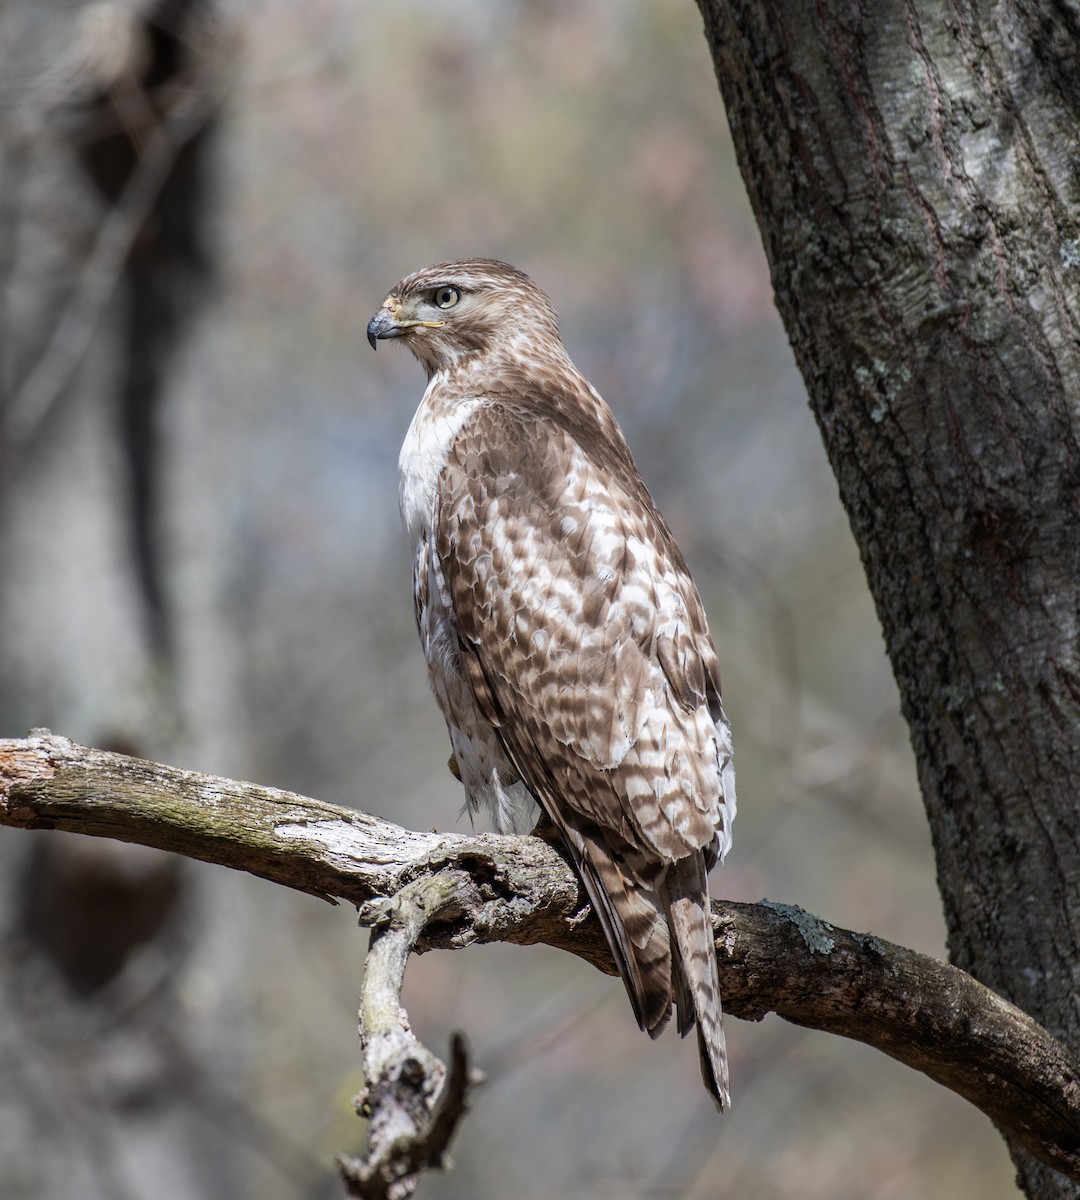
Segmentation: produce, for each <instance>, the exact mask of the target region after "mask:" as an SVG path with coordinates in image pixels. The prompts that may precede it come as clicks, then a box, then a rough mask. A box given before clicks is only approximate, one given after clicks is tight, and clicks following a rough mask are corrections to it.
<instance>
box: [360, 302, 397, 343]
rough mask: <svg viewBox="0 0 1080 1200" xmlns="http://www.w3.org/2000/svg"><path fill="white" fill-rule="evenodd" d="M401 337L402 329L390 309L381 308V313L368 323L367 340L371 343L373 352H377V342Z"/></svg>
mask: <svg viewBox="0 0 1080 1200" xmlns="http://www.w3.org/2000/svg"><path fill="white" fill-rule="evenodd" d="M396 337H401V327H400V326H399V325H398V323H397V322H396V321H395V320H394V317H393V315H392V314H391V312H390V310H389V309H386V308H380V309H379V311H378V312H377V313H376V314H375V315H374V316H373V317H372V318H371V320H370V321H368V327H367V340H368V341H369V342H370V343H371V348H372V350H377V349H378V346H377V345H376V342H377V341H378V340H379V339H380V338H396Z"/></svg>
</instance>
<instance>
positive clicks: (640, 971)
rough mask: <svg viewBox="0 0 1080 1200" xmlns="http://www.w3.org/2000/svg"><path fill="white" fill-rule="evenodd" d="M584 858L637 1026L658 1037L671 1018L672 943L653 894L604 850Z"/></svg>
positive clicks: (586, 874) (591, 894)
mask: <svg viewBox="0 0 1080 1200" xmlns="http://www.w3.org/2000/svg"><path fill="white" fill-rule="evenodd" d="M590 849H594V848H593V847H589V845H588V843H586V852H585V855H584V861H583V862H582V871H581V875H582V879H583V880H584V882H585V888H586V891H588V893H589V898H590V899H591V900H592V902H593V907H594V908H595V909H596V912H597V915H598V916H599V918H600V923H601V925H603V927H604V932H605V934H606V935H607V939H608V944H609V945H610V946H611V949H612V953H613V954H614V955H615V962H616V964H617V966H618V968H619V974H620V975H621V976H622V981H623V984H624V986H625V987H626V992H627V995H628V996H629V997H630V1004H631V1006H632V1007H633V1010H634V1016H635V1017H636V1018H637V1022H638V1025H639V1026H640V1027H641V1028H642V1029H644V1030H645V1031H646V1032H647V1033H648V1034H649V1036H650V1037H653V1038H655V1037H659V1035H660V1033H661V1032H662V1031H663V1029H664V1026H665V1025H666V1024H667V1023H668V1019H669V1018H670V1016H671V977H672V944H671V935H670V933H669V932H668V924H667V920H666V918H665V915H664V912H663V910H662V909H661V907H660V905H659V903H658V902H657V897H656V894H655V892H653V890H652V889H651V888H646V887H643V886H642V885H640V884H639V883H637V882H636V881H635V880H633V878H632V877H630V876H629V874H628V873H627V872H624V871H623V870H622V869H621V867H620V864H619V863H618V861H616V860H614V859H613V858H611V857H610V856H609V855H608V854H606V853H604V852H600V853H595V852H594V853H590V852H589V851H590Z"/></svg>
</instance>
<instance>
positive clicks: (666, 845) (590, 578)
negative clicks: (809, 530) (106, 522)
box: [368, 259, 735, 1107]
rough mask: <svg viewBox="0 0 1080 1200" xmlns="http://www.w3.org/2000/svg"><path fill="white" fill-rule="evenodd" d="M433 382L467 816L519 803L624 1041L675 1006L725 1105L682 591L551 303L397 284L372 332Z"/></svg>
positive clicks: (421, 433)
mask: <svg viewBox="0 0 1080 1200" xmlns="http://www.w3.org/2000/svg"><path fill="white" fill-rule="evenodd" d="M368 336H369V338H370V339H371V340H372V342H373V344H374V343H375V342H376V341H377V340H380V339H383V338H390V337H393V338H400V339H401V340H402V341H403V342H404V343H405V344H406V345H407V346H408V347H409V349H410V350H411V351H412V352H413V353H414V355H415V356H416V357H417V358H418V359H419V361H420V362H421V363H422V364H423V366H424V367H425V369H426V370H427V373H428V376H429V384H428V388H427V391H426V392H425V394H424V398H423V400H422V401H421V404H420V407H419V408H418V409H417V412H416V415H415V416H414V418H413V421H412V424H411V426H410V428H409V432H408V434H407V435H406V438H405V443H404V445H403V447H402V451H401V459H400V464H399V465H400V487H401V509H402V515H403V517H404V520H405V524H406V527H407V529H408V532H409V536H410V538H411V540H412V543H413V546H414V550H415V568H414V575H413V584H414V599H415V610H416V619H417V626H418V628H419V632H420V638H421V642H422V643H423V647H424V653H425V657H426V659H427V663H428V674H429V678H430V681H431V685H432V688H433V690H434V692H435V696H436V699H437V700H438V702H439V706H440V708H441V709H442V712H443V716H444V717H445V719H446V723H447V727H448V729H449V733H450V740H451V744H452V746H453V751H454V758H455V760H456V762H457V765H458V768H459V771H460V775H461V780H462V783H463V784H464V786H465V792H466V796H467V798H468V803H469V805H470V806H471V807H472V808H473V809H474V810H476V809H487V810H488V811H489V812H490V813H491V816H492V819H493V822H494V824H495V827H496V828H497V829H498V830H500V831H509V830H512V829H515V828H518V827H520V825H521V822H522V819H523V818H524V816H525V815H526V814H527V813H528V811H529V810H530V809H531V808H532V804H533V803H537V804H539V805H540V806H541V808H542V809H543V810H544V812H545V813H546V814H547V815H548V817H549V818H550V819H551V821H552V823H553V824H554V825H555V827H556V828H557V829H558V830H559V832H560V834H561V835H562V837H563V839H564V841H565V842H566V845H567V847H568V849H569V851H570V854H571V856H572V857H573V860H574V862H575V863H576V865H577V868H578V871H579V872H580V874H581V877H582V880H583V883H584V885H585V888H586V890H587V892H588V894H589V897H590V899H591V900H592V904H593V908H594V910H595V911H596V914H597V916H598V917H599V919H600V922H601V924H602V926H603V929H604V932H605V934H606V936H607V940H608V942H609V944H610V946H611V949H612V953H613V955H614V957H615V961H616V963H617V965H618V968H619V973H620V975H621V976H622V979H623V983H624V985H625V986H626V990H627V993H628V995H629V997H630V1001H631V1004H632V1006H633V1009H634V1013H635V1016H636V1017H637V1020H638V1023H639V1024H640V1025H641V1027H642V1028H643V1029H646V1030H647V1031H648V1032H649V1033H650V1034H651V1035H652V1036H656V1035H657V1034H658V1033H659V1032H660V1031H661V1030H662V1029H663V1027H664V1025H665V1024H666V1022H667V1020H668V1018H669V1016H670V1013H671V1007H672V1000H673V999H674V1001H675V1004H676V1006H677V1009H678V1028H679V1031H680V1032H681V1033H684V1034H685V1033H686V1032H687V1031H688V1030H689V1029H690V1028H691V1027H693V1026H695V1025H696V1026H697V1030H698V1043H699V1049H700V1053H701V1065H702V1075H703V1078H704V1080H705V1084H706V1087H707V1088H708V1089H709V1092H710V1093H711V1094H712V1096H713V1097H714V1098H715V1100H716V1102H717V1104H718V1105H719V1106H720V1107H723V1105H724V1104H725V1103H727V1100H728V1086H727V1063H726V1055H725V1048H724V1032H723V1025H722V1016H721V1006H720V986H719V980H718V977H717V969H716V953H715V944H714V940H713V931H712V922H711V916H710V908H709V899H708V888H707V874H708V870H709V868H710V867H711V865H712V864H713V862H714V861H715V860H716V858H717V857H718V856H720V857H722V856H723V855H724V854H725V853H726V851H727V849H728V847H729V846H730V843H731V822H732V819H733V817H734V815H735V778H734V768H733V766H732V755H731V731H730V726H729V724H728V721H727V718H726V716H725V715H724V711H723V707H722V705H721V702H720V672H719V666H718V663H717V659H716V653H715V650H714V648H713V644H712V640H711V638H710V636H709V631H708V627H707V625H706V621H705V614H704V610H703V607H702V604H701V600H700V597H699V596H698V593H697V589H696V588H695V586H694V583H693V581H692V579H691V578H690V574H689V571H688V570H687V567H686V563H685V561H684V559H683V556H682V554H681V553H680V551H679V548H678V546H677V545H676V544H675V541H674V539H673V537H672V535H671V532H670V530H669V529H668V527H667V524H666V523H665V521H664V519H663V517H662V516H661V514H660V512H659V511H658V510H657V508H656V506H655V504H654V503H653V501H652V497H651V496H650V495H649V492H648V489H647V488H646V487H645V484H644V482H643V481H642V479H641V476H640V475H639V473H638V470H637V467H636V465H635V463H634V460H633V457H632V455H631V453H630V450H629V448H628V447H627V444H626V441H625V439H624V438H623V435H622V432H621V430H620V429H619V426H618V424H617V422H616V421H615V418H614V416H613V415H612V413H611V410H610V409H609V408H608V407H607V405H606V404H605V403H604V401H603V400H602V399H601V397H600V396H599V395H598V394H597V393H596V391H595V390H594V389H593V388H592V387H591V386H590V385H589V383H588V382H587V380H585V378H584V377H583V376H582V375H581V374H580V372H578V370H577V369H576V368H575V367H574V365H573V363H572V362H571V361H570V358H569V356H568V355H567V353H566V350H565V348H564V347H563V344H562V341H561V339H560V337H559V332H558V322H557V318H556V315H555V311H554V309H553V307H552V305H551V302H550V301H549V300H548V298H547V297H546V296H545V295H544V293H543V292H541V291H540V289H539V288H537V287H536V286H535V284H533V283H532V281H531V280H529V279H528V277H527V276H525V275H523V274H522V273H521V272H520V271H517V270H515V269H514V268H513V267H510V266H507V265H506V264H505V263H499V262H495V261H493V260H489V259H477V260H472V261H468V262H459V263H442V264H439V265H438V266H435V267H428V268H426V269H425V270H422V271H418V272H416V273H415V274H413V275H410V276H407V277H406V278H405V279H403V280H402V281H401V282H400V283H399V284H397V286H396V287H394V288H393V289H392V290H391V292H390V295H389V296H388V297H387V298H386V300H385V301H384V303H383V305H382V307H381V308H380V310H379V311H378V313H376V315H375V316H374V317H373V318H372V320H371V323H370V324H369V326H368Z"/></svg>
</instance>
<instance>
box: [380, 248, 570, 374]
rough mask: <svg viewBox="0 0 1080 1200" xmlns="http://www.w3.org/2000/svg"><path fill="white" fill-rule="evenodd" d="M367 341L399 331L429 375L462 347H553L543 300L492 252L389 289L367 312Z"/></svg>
mask: <svg viewBox="0 0 1080 1200" xmlns="http://www.w3.org/2000/svg"><path fill="white" fill-rule="evenodd" d="M367 335H368V341H369V342H370V343H371V345H372V347H373V348H374V347H375V345H376V343H377V342H378V340H379V339H381V338H403V339H404V341H405V344H406V345H407V346H408V347H409V349H410V350H411V351H412V352H413V354H415V355H416V357H417V358H418V359H419V360H420V362H421V363H422V364H423V366H424V368H425V369H426V370H427V373H428V375H433V374H434V373H435V372H436V371H437V370H439V368H440V367H444V366H447V365H449V364H450V363H451V362H453V361H454V360H456V359H459V358H461V357H463V356H464V355H473V354H477V355H484V356H488V355H490V354H492V353H498V352H499V351H500V350H501V351H504V352H505V353H507V354H509V355H510V356H512V357H514V358H517V359H520V358H522V357H525V356H526V355H528V354H530V353H536V352H538V351H541V350H542V351H543V352H544V353H546V354H548V355H550V354H551V350H552V345H553V344H554V345H555V346H558V347H559V348H560V349H561V346H562V343H561V342H560V341H559V325H558V318H557V317H556V315H555V310H554V308H552V306H551V301H550V300H549V299H548V298H547V296H545V295H544V293H543V292H542V291H541V290H540V289H539V288H538V287H537V286H536V284H535V283H533V281H532V280H531V279H530V278H529V277H528V276H527V275H524V274H522V272H521V271H518V270H517V269H516V268H514V267H511V266H510V265H509V264H507V263H504V262H498V261H497V260H496V259H493V258H476V259H470V260H469V261H467V262H449V263H438V264H437V265H436V266H434V267H425V268H424V269H423V270H422V271H416V272H415V273H414V274H412V275H406V276H405V278H404V279H403V280H402V281H401V282H400V283H398V284H396V285H395V286H394V287H393V288H391V289H390V295H389V296H387V297H386V299H385V300H384V301H383V304H382V307H381V308H380V309H379V311H378V312H377V313H376V314H375V315H374V316H373V317H372V318H371V321H370V322H369V323H368V327H367Z"/></svg>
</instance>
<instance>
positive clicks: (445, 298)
mask: <svg viewBox="0 0 1080 1200" xmlns="http://www.w3.org/2000/svg"><path fill="white" fill-rule="evenodd" d="M431 299H432V300H433V301H434V303H435V305H436V306H437V307H438V308H453V307H454V305H455V304H457V302H458V301H459V300H460V299H461V293H460V292H459V291H458V290H457V288H456V287H441V288H436V289H435V291H434V292H433V293H432V295H431Z"/></svg>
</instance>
